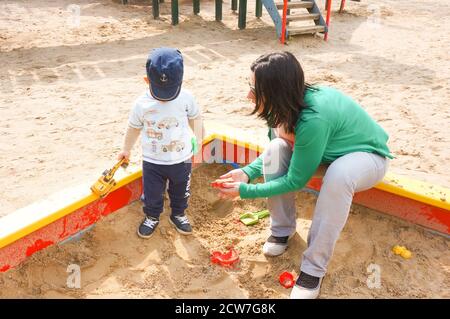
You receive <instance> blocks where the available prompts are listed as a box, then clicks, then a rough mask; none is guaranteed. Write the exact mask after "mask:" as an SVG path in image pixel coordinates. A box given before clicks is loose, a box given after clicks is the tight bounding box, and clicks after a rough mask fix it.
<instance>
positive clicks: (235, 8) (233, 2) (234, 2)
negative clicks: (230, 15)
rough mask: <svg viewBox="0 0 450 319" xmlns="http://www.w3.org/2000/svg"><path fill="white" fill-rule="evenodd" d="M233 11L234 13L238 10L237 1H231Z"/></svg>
mask: <svg viewBox="0 0 450 319" xmlns="http://www.w3.org/2000/svg"><path fill="white" fill-rule="evenodd" d="M231 10H232V11H236V10H237V0H231Z"/></svg>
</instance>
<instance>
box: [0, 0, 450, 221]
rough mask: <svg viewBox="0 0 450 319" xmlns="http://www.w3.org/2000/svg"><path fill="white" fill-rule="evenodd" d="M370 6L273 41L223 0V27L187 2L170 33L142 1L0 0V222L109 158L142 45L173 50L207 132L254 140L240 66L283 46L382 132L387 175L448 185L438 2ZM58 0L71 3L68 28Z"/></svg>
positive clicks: (137, 74)
mask: <svg viewBox="0 0 450 319" xmlns="http://www.w3.org/2000/svg"><path fill="white" fill-rule="evenodd" d="M319 3H320V1H319ZM377 3H378V4H379V6H380V7H379V10H378V13H376V11H374V10H373V9H372V8H373V5H369V3H368V2H367V1H362V2H361V3H358V2H353V1H347V9H346V12H345V13H343V14H338V13H337V12H336V10H337V8H338V5H339V1H334V9H333V10H334V11H333V15H332V25H331V30H330V35H329V41H328V42H324V41H322V40H320V39H319V38H314V37H312V36H301V37H296V38H294V39H293V40H292V41H291V42H290V44H289V45H288V46H282V45H280V44H279V43H278V41H277V39H276V38H275V31H274V27H273V24H272V22H271V20H270V18H269V17H268V15H267V13H266V12H265V11H264V15H263V19H261V20H258V19H256V18H255V17H254V3H253V1H250V2H249V5H248V8H249V13H248V16H247V20H248V28H247V29H246V30H238V29H237V16H236V15H235V14H233V13H231V12H230V11H229V10H228V9H227V8H229V7H230V3H229V1H228V0H227V1H225V3H224V20H223V23H217V22H215V21H214V9H213V8H214V2H202V6H201V14H200V15H199V16H193V15H192V14H191V12H192V5H191V4H190V2H189V3H187V4H185V5H183V6H181V8H180V12H181V17H180V24H179V25H178V26H176V27H174V26H171V25H170V3H165V4H162V6H161V14H162V16H161V17H162V18H161V19H160V20H154V19H153V18H152V16H151V7H150V6H149V5H150V1H130V5H128V6H123V5H121V4H120V3H119V1H111V0H96V1H92V0H89V1H88V0H58V1H56V0H40V1H25V0H7V1H2V2H1V3H0V83H1V85H0V90H1V93H0V182H1V184H2V190H1V191H0V195H1V196H0V207H1V210H0V216H2V215H6V214H8V213H10V212H12V211H14V210H16V209H18V208H20V207H23V206H26V205H28V204H30V203H32V202H35V201H36V200H39V199H41V198H45V197H47V196H49V195H50V194H52V193H54V192H56V191H58V190H60V189H61V188H65V187H69V186H73V185H78V184H81V183H85V182H87V181H92V180H95V179H96V178H97V177H98V174H99V173H101V172H102V171H103V170H104V169H105V168H107V167H109V166H111V165H112V163H113V162H114V159H115V156H116V154H117V152H119V150H120V147H121V144H122V138H123V132H124V129H125V127H126V121H127V116H128V113H129V111H130V109H131V107H132V104H133V101H134V100H135V99H136V98H137V96H139V95H140V94H141V93H142V92H143V91H144V90H145V84H144V81H143V80H142V77H143V76H144V73H145V72H144V66H145V59H146V56H147V53H148V52H149V50H150V49H151V48H152V47H155V46H173V47H177V48H179V49H180V50H181V51H182V52H183V54H184V57H185V64H186V72H185V82H184V86H185V87H186V88H188V89H190V90H191V91H192V92H193V93H194V95H195V97H196V99H197V100H198V103H199V105H200V106H201V108H202V109H203V114H204V117H205V121H206V124H207V126H208V127H214V124H216V123H221V124H224V125H229V126H231V127H233V128H234V129H235V130H242V131H244V132H247V133H251V134H252V135H254V136H255V137H256V138H258V140H259V141H261V142H262V143H265V142H267V139H266V128H265V124H264V123H263V122H262V121H260V120H258V119H255V118H254V117H248V116H247V114H248V113H249V112H250V110H251V108H252V107H251V105H250V104H249V102H248V101H247V99H246V94H247V91H248V84H247V79H246V78H247V76H248V72H249V66H250V64H251V62H252V61H253V60H254V59H255V58H256V57H257V56H259V55H260V54H262V53H266V52H270V51H274V50H285V49H288V50H290V51H291V52H293V53H294V54H295V55H296V56H297V57H298V58H299V59H300V61H301V62H302V64H303V67H304V69H305V72H306V77H307V80H308V81H309V82H314V83H322V84H327V85H333V86H335V87H337V88H339V89H341V90H343V91H344V92H346V93H348V94H349V95H351V96H352V97H354V98H355V99H356V100H357V101H358V102H360V103H361V105H363V106H364V108H365V109H366V110H367V111H368V112H369V114H371V115H372V116H373V117H374V118H375V119H376V120H377V121H379V123H380V124H381V125H382V126H383V127H384V128H385V129H386V130H387V132H388V133H389V134H390V141H389V146H390V148H391V150H392V152H393V153H395V154H396V155H397V158H396V160H395V161H392V164H391V170H392V171H394V172H397V173H402V174H404V175H407V176H409V177H414V178H418V179H421V180H427V181H430V182H432V183H435V184H438V185H443V186H447V187H450V174H449V172H448V163H449V161H450V134H449V127H450V125H449V123H450V107H449V106H448V101H449V100H450V85H449V83H450V74H449V70H450V60H449V59H448V51H449V50H450V40H449V37H448V32H445V31H446V29H447V31H448V26H449V25H450V23H448V22H449V21H448V20H449V17H450V3H449V2H448V1H446V0H437V1H434V2H433V5H429V4H428V3H423V1H421V0H414V1H407V2H398V1H387V0H380V1H377ZM70 4H76V5H79V7H80V12H81V18H80V25H79V26H78V27H76V26H74V23H73V22H74V21H73V18H72V17H73V16H72V14H71V11H70V10H69V9H70V7H69V9H68V6H69V5H70ZM322 5H323V4H322ZM436 7H438V8H439V10H436V9H435V8H436ZM374 12H375V13H374ZM374 21H378V22H379V23H378V24H374ZM75 22H76V21H75ZM139 160H140V151H139V145H136V148H135V152H134V154H133V161H136V162H138V161H139ZM36 185H40V187H36Z"/></svg>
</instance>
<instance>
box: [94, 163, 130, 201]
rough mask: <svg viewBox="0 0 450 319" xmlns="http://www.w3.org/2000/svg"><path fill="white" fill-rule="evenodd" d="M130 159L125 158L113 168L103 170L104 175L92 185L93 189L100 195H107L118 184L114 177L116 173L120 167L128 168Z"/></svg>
mask: <svg viewBox="0 0 450 319" xmlns="http://www.w3.org/2000/svg"><path fill="white" fill-rule="evenodd" d="M128 163H129V161H128V160H126V159H125V158H123V159H121V160H120V161H119V162H117V163H116V165H114V166H113V168H111V169H107V170H105V171H104V172H103V174H102V176H100V178H99V179H98V180H97V181H96V182H95V183H94V185H92V186H91V191H92V192H93V193H94V194H96V195H98V196H99V197H105V196H106V195H108V193H109V192H110V191H111V189H112V188H113V187H114V186H115V185H116V181H115V180H114V179H113V177H114V174H115V173H116V171H117V170H118V169H119V167H121V166H122V167H123V168H126V167H127V166H128Z"/></svg>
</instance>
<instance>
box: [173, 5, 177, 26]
mask: <svg viewBox="0 0 450 319" xmlns="http://www.w3.org/2000/svg"><path fill="white" fill-rule="evenodd" d="M177 24H178V0H172V25H177Z"/></svg>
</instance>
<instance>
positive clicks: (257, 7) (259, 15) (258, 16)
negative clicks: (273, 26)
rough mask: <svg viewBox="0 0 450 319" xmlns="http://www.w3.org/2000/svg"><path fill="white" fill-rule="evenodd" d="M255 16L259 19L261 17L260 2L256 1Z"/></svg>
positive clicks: (259, 0)
mask: <svg viewBox="0 0 450 319" xmlns="http://www.w3.org/2000/svg"><path fill="white" fill-rule="evenodd" d="M255 16H256V17H257V18H261V16H262V1H261V0H256V8H255Z"/></svg>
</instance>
